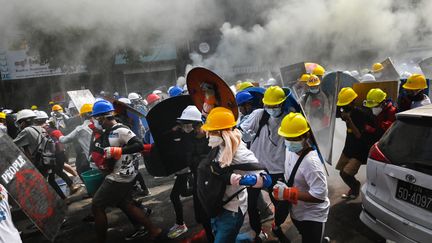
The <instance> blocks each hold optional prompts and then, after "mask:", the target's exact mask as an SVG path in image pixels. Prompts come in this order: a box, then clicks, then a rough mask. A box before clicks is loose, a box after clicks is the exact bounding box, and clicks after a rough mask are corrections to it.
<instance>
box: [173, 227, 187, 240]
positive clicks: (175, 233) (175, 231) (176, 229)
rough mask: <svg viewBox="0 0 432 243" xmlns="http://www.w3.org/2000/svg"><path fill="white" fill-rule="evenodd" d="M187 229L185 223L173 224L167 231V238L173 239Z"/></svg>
mask: <svg viewBox="0 0 432 243" xmlns="http://www.w3.org/2000/svg"><path fill="white" fill-rule="evenodd" d="M187 231H188V228H187V227H186V224H182V225H178V224H175V225H174V226H173V227H171V229H170V230H169V232H168V238H171V239H175V238H177V237H179V236H180V235H182V234H184V233H186V232H187Z"/></svg>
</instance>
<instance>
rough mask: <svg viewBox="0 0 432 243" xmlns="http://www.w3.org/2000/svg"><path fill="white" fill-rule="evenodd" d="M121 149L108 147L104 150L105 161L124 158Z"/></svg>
mask: <svg viewBox="0 0 432 243" xmlns="http://www.w3.org/2000/svg"><path fill="white" fill-rule="evenodd" d="M122 152H123V151H122V148H121V147H107V148H104V159H115V160H119V159H120V158H121V156H122Z"/></svg>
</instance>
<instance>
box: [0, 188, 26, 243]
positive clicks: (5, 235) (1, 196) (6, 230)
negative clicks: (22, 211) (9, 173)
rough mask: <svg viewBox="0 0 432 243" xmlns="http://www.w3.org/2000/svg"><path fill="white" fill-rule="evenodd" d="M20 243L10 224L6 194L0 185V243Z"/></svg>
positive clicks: (18, 235) (13, 227)
mask: <svg viewBox="0 0 432 243" xmlns="http://www.w3.org/2000/svg"><path fill="white" fill-rule="evenodd" d="M12 242H13V243H21V242H22V241H21V237H20V234H19V232H18V230H17V229H16V228H15V225H14V223H13V222H12V215H11V211H10V207H9V202H8V192H7V191H6V188H4V187H3V185H2V184H0V243H12Z"/></svg>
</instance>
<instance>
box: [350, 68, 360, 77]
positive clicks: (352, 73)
mask: <svg viewBox="0 0 432 243" xmlns="http://www.w3.org/2000/svg"><path fill="white" fill-rule="evenodd" d="M351 76H353V77H358V76H359V72H358V71H357V70H352V71H351Z"/></svg>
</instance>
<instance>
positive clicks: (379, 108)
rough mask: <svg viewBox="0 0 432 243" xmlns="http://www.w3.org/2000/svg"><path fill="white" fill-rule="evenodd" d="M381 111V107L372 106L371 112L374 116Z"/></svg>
mask: <svg viewBox="0 0 432 243" xmlns="http://www.w3.org/2000/svg"><path fill="white" fill-rule="evenodd" d="M381 111H382V108H381V107H373V108H372V113H373V114H374V116H378V115H379V114H380V113H381Z"/></svg>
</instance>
